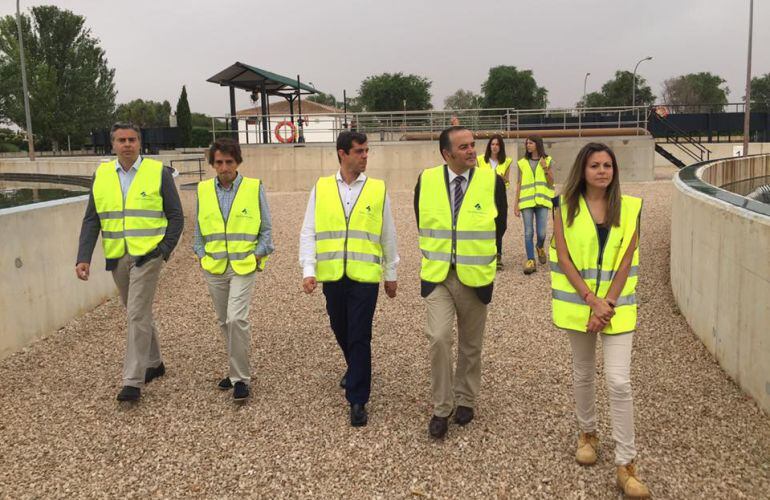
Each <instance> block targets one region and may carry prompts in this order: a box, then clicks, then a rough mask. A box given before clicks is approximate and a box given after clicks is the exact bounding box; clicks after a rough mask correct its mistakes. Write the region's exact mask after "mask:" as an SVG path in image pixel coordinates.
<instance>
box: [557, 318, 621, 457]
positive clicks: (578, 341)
mask: <svg viewBox="0 0 770 500" xmlns="http://www.w3.org/2000/svg"><path fill="white" fill-rule="evenodd" d="M567 334H568V335H569V341H570V344H571V345H572V370H573V389H574V391H575V410H576V413H577V420H578V425H579V426H580V430H581V431H583V432H593V431H595V430H596V384H595V378H596V334H595V333H580V332H568V333H567ZM601 337H602V351H603V352H604V376H605V379H606V381H607V392H608V394H609V400H610V419H611V420H612V439H613V440H614V441H615V464H616V465H625V464H627V463H629V462H631V461H632V460H633V459H634V457H636V447H635V445H634V400H633V397H632V395H631V345H632V344H633V339H634V334H633V333H623V334H619V335H604V334H602V335H601Z"/></svg>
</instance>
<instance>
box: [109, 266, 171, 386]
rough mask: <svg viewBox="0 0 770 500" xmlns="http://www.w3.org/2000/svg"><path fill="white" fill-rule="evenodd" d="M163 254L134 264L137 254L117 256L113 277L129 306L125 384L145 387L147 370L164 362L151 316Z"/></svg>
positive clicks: (124, 367)
mask: <svg viewBox="0 0 770 500" xmlns="http://www.w3.org/2000/svg"><path fill="white" fill-rule="evenodd" d="M163 262H164V261H163V258H162V257H157V258H155V259H152V260H150V261H148V262H145V263H144V264H143V265H142V267H136V266H135V265H134V258H133V257H131V256H130V255H128V254H126V255H124V256H123V257H121V258H120V260H118V265H117V267H116V268H115V269H114V270H113V271H112V279H113V280H114V281H115V285H117V287H118V292H119V293H120V300H121V302H123V305H124V306H125V308H126V315H127V319H128V335H127V337H126V357H125V360H124V362H123V385H129V386H132V387H142V385H144V372H145V371H146V370H147V368H149V367H157V366H158V365H160V363H161V357H160V346H159V345H158V330H157V329H156V328H155V321H153V318H152V301H153V299H154V298H155V291H156V290H157V288H158V279H159V278H160V270H161V268H162V267H163Z"/></svg>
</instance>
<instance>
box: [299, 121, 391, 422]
mask: <svg viewBox="0 0 770 500" xmlns="http://www.w3.org/2000/svg"><path fill="white" fill-rule="evenodd" d="M368 157H369V146H368V145H367V138H366V134H363V133H360V132H347V131H346V132H342V133H340V135H339V137H338V138H337V159H338V160H339V163H340V169H339V171H338V172H337V174H336V175H330V176H328V177H321V178H320V179H318V182H316V185H315V187H314V188H313V189H312V191H311V192H310V199H309V200H308V204H307V210H306V211H305V221H304V223H303V225H302V231H301V233H300V237H299V262H300V266H301V267H302V271H303V272H302V274H303V281H302V288H303V290H304V291H305V293H308V294H309V293H313V290H315V288H316V283H317V282H322V283H323V293H324V296H325V297H326V311H327V312H328V314H329V320H330V323H331V327H332V330H333V331H334V336H335V338H336V339H337V343H338V344H339V346H340V349H342V354H343V355H344V356H345V362H346V364H347V372H346V373H345V375H344V376H343V377H342V380H341V381H340V386H341V387H343V388H344V389H345V397H346V399H347V401H348V403H350V425H352V426H354V427H359V426H363V425H366V423H367V422H368V414H367V412H366V403H367V402H368V401H369V394H370V391H371V381H372V350H371V341H372V318H373V317H374V309H375V307H376V305H377V295H378V292H379V286H380V280H381V279H382V278H383V275H384V280H385V285H384V286H385V293H386V294H387V295H388V297H390V298H393V297H395V296H396V288H397V283H396V266H397V265H398V261H399V258H398V251H397V248H396V227H395V224H394V222H393V216H392V215H391V212H390V199H389V198H388V195H387V193H386V191H385V183H384V182H383V181H381V180H379V179H373V178H370V177H367V176H366V175H365V174H364V171H365V170H366V166H367V160H368Z"/></svg>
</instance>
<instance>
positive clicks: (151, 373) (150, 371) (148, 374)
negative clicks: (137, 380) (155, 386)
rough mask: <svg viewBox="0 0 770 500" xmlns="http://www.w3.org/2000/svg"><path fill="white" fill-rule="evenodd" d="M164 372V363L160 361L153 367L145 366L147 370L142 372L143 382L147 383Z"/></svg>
mask: <svg viewBox="0 0 770 500" xmlns="http://www.w3.org/2000/svg"><path fill="white" fill-rule="evenodd" d="M165 374H166V365H164V364H163V362H161V363H160V364H159V365H158V366H156V367H155V368H153V367H150V368H147V371H145V372H144V383H145V384H149V383H150V382H152V381H153V380H154V379H156V378H158V377H162V376H163V375H165Z"/></svg>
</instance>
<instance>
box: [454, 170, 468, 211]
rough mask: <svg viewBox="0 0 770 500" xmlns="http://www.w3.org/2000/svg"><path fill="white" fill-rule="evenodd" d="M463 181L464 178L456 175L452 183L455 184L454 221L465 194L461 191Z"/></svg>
mask: <svg viewBox="0 0 770 500" xmlns="http://www.w3.org/2000/svg"><path fill="white" fill-rule="evenodd" d="M464 180H465V177H463V176H462V175H458V176H457V177H455V180H454V183H455V206H454V216H455V220H457V213H458V212H459V211H460V205H462V204H463V197H464V196H465V192H464V191H463V181H464Z"/></svg>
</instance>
